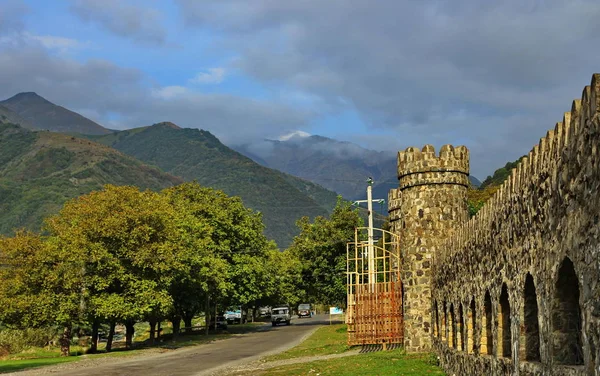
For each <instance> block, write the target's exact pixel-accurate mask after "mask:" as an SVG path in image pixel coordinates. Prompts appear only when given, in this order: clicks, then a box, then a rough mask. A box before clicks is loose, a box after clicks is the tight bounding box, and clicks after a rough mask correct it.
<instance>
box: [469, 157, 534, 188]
mask: <svg viewBox="0 0 600 376" xmlns="http://www.w3.org/2000/svg"><path fill="white" fill-rule="evenodd" d="M523 158H525V156H522V157H520V158H519V159H517V160H516V161H514V162H506V164H505V165H504V167H500V168H499V169H497V170H496V171H494V175H493V176H488V177H487V178H486V179H485V180H484V181H483V183H481V184H480V185H479V188H480V189H484V188H485V187H488V186H490V185H496V186H500V185H502V183H504V181H505V180H506V179H508V177H509V176H510V174H511V173H512V170H513V169H514V168H516V167H517V166H518V165H519V162H521V159H523Z"/></svg>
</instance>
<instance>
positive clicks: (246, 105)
mask: <svg viewBox="0 0 600 376" xmlns="http://www.w3.org/2000/svg"><path fill="white" fill-rule="evenodd" d="M370 3H371V2H366V1H362V0H330V1H327V2H323V1H318V0H302V1H281V0H253V1H245V0H221V1H208V0H206V1H205V0H176V1H159V0H147V1H135V0H124V1H117V0H72V1H71V0H57V1H34V0H25V1H16V0H5V1H2V2H1V3H0V72H3V74H1V75H0V97H2V98H8V97H10V96H12V95H14V94H16V93H18V92H22V91H36V92H38V94H40V95H42V96H44V97H45V98H47V99H48V100H50V101H52V102H54V103H57V104H60V105H63V106H65V107H67V108H70V109H72V110H75V111H78V112H81V113H82V114H83V115H84V116H87V117H90V118H92V119H93V120H95V121H97V122H99V123H100V124H102V125H104V126H106V127H109V128H115V129H125V128H131V127H137V126H143V125H148V124H152V123H155V122H159V121H165V120H169V121H173V122H175V123H177V124H179V125H180V126H183V127H195V128H203V129H207V130H209V131H211V132H213V133H215V134H216V135H217V136H218V137H219V138H221V139H222V141H224V142H225V143H226V144H229V145H235V144H240V143H253V142H256V141H260V140H261V139H264V138H278V137H280V136H283V135H286V134H289V133H291V132H294V131H298V130H300V131H304V132H308V133H310V134H318V135H323V136H327V137H332V138H335V139H338V140H343V141H350V142H354V143H357V144H359V145H361V146H363V147H367V148H370V149H374V150H390V151H397V150H400V149H404V148H406V147H408V146H412V145H414V146H422V145H424V144H427V143H431V144H433V145H435V146H436V147H437V148H439V147H440V146H441V145H443V144H446V143H451V144H455V145H458V144H464V145H466V146H467V147H469V149H470V150H471V158H472V162H471V169H472V174H473V175H475V176H477V177H479V178H485V176H486V175H487V174H490V173H491V172H493V170H494V169H495V168H497V167H499V166H502V165H504V164H505V163H506V161H509V160H514V159H516V158H518V157H519V156H520V155H523V154H526V153H527V152H528V151H529V150H530V149H531V148H532V146H533V145H534V144H535V143H537V142H538V140H539V138H540V137H543V136H544V135H545V132H546V130H547V129H550V128H552V127H553V126H554V123H555V122H557V121H560V119H561V117H562V113H563V112H564V111H568V110H569V108H570V103H571V100H572V99H574V98H576V97H578V96H579V95H580V94H581V90H582V88H583V86H585V85H587V84H589V79H590V77H591V75H592V73H594V72H597V71H600V50H599V49H598V48H597V46H598V45H600V39H599V37H598V36H599V35H600V26H599V24H600V23H599V22H598V19H600V2H598V1H596V0H573V1H569V2H564V1H554V0H547V1H544V0H519V1H516V0H514V1H505V2H481V1H478V0H456V1H442V0H439V1H436V0H432V1H411V0H406V1H400V0H393V1H392V0H389V1H387V0H382V1H380V2H378V3H377V6H373V5H372V4H370Z"/></svg>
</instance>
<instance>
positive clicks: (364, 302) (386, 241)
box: [346, 227, 404, 348]
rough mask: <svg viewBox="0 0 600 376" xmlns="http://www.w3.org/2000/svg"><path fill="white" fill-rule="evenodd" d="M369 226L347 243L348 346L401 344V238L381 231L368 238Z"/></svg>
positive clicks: (356, 232) (359, 231)
mask: <svg viewBox="0 0 600 376" xmlns="http://www.w3.org/2000/svg"><path fill="white" fill-rule="evenodd" d="M367 230H368V228H366V227H361V228H358V229H356V231H355V234H354V242H352V243H348V244H347V246H346V252H347V258H346V260H347V264H346V269H347V276H348V281H347V288H348V308H347V311H346V312H347V315H346V322H347V324H348V345H350V346H352V345H372V344H382V345H383V346H384V348H385V347H386V346H387V345H388V344H402V342H403V340H404V325H403V317H402V282H401V281H400V257H399V254H400V253H399V249H400V244H399V238H398V236H397V235H395V234H393V233H391V232H389V231H385V230H382V229H373V233H374V235H373V237H372V238H373V240H372V241H370V242H369V241H368V240H366V241H365V240H362V239H367V238H368V237H366V236H365V232H366V231H367Z"/></svg>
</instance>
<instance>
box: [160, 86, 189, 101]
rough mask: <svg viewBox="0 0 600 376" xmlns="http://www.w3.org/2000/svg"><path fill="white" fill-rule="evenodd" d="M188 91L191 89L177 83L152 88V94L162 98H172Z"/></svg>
mask: <svg viewBox="0 0 600 376" xmlns="http://www.w3.org/2000/svg"><path fill="white" fill-rule="evenodd" d="M188 93H189V90H188V89H187V88H185V87H183V86H177V85H174V86H164V87H161V88H158V89H152V96H153V97H155V98H160V99H171V98H174V97H178V96H181V95H185V94H188Z"/></svg>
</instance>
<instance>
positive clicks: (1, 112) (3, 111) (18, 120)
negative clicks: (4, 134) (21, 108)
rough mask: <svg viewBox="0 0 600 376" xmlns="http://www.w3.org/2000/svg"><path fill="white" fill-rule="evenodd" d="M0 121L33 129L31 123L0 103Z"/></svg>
mask: <svg viewBox="0 0 600 376" xmlns="http://www.w3.org/2000/svg"><path fill="white" fill-rule="evenodd" d="M0 123H12V124H18V125H20V126H21V127H23V128H27V129H33V128H34V127H33V125H31V124H30V123H29V122H28V121H27V120H25V119H23V118H22V117H21V116H20V115H19V114H17V113H16V112H14V111H13V110H11V109H10V108H8V107H5V106H3V105H1V104H0Z"/></svg>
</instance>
